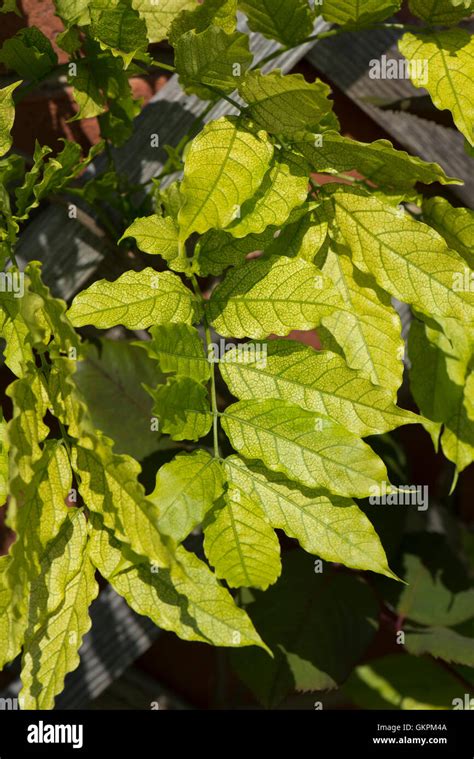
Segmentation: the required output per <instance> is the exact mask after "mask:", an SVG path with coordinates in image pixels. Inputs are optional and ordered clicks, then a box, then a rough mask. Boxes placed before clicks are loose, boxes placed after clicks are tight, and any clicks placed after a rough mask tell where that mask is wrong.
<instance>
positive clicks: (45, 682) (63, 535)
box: [19, 512, 99, 709]
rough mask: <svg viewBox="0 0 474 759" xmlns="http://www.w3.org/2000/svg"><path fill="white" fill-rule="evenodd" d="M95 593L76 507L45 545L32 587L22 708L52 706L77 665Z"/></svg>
mask: <svg viewBox="0 0 474 759" xmlns="http://www.w3.org/2000/svg"><path fill="white" fill-rule="evenodd" d="M98 592H99V587H98V585H97V583H96V581H95V578H94V567H93V566H92V564H91V562H90V560H89V555H88V548H87V522H86V519H85V517H84V515H83V514H82V513H81V512H76V513H74V514H73V515H72V516H71V517H70V519H68V520H67V521H66V522H65V523H64V525H63V527H62V528H61V530H60V531H59V533H58V534H57V536H56V537H55V538H54V540H52V541H51V543H50V545H49V546H48V550H47V551H46V554H45V556H44V559H43V571H42V573H41V576H40V578H39V579H38V580H37V582H36V583H35V584H34V585H33V587H32V590H31V605H30V617H29V622H28V629H27V631H26V635H25V650H24V654H23V660H22V670H21V680H22V683H23V688H22V690H21V692H20V696H19V698H20V699H22V708H24V709H52V708H53V706H54V699H55V697H56V695H57V694H58V693H61V691H62V690H63V688H64V679H65V677H66V675H67V674H68V672H72V671H73V670H74V669H76V667H77V666H78V664H79V656H78V653H77V652H78V649H79V648H80V646H81V643H82V638H83V636H84V635H85V633H86V632H88V630H89V629H90V626H91V621H90V617H89V606H90V604H91V603H92V601H93V600H94V599H95V598H96V596H97V595H98Z"/></svg>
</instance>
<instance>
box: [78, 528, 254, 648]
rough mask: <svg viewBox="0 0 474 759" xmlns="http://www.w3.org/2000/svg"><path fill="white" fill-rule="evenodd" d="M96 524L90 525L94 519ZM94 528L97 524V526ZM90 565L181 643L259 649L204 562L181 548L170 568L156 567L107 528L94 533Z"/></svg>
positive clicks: (243, 617) (248, 625) (241, 615)
mask: <svg viewBox="0 0 474 759" xmlns="http://www.w3.org/2000/svg"><path fill="white" fill-rule="evenodd" d="M94 526H96V521H94ZM99 526H100V525H99ZM91 556H92V561H93V562H94V564H95V566H96V567H97V569H98V570H99V572H100V573H101V575H102V576H103V577H105V578H106V579H108V580H109V582H110V583H111V585H112V586H113V588H114V589H115V590H116V591H117V593H119V594H120V595H121V596H123V597H124V598H125V599H126V601H127V602H128V604H129V605H130V606H131V608H132V609H133V610H134V611H136V612H137V614H143V615H144V616H147V617H150V619H151V620H153V622H154V623H155V624H156V625H157V626H158V627H161V628H162V629H163V630H172V631H173V632H175V633H176V635H178V636H179V637H180V638H183V639H184V640H198V641H201V642H203V643H210V644H212V645H215V646H253V645H257V646H262V647H264V648H265V644H264V643H263V642H262V640H261V638H260V636H259V635H258V633H257V632H256V630H255V628H254V626H253V625H252V623H251V621H250V620H249V618H248V616H247V615H246V613H245V612H244V611H243V610H242V609H239V608H238V606H236V605H235V603H234V600H233V598H232V596H231V595H230V593H229V591H227V590H226V589H225V588H223V587H222V586H221V585H220V584H219V582H218V580H217V579H216V577H215V575H214V574H213V573H212V572H211V571H210V569H209V568H208V566H207V565H206V564H204V562H202V561H200V560H199V559H198V558H197V557H196V556H195V555H194V554H192V553H189V552H188V551H186V550H185V549H184V548H183V547H182V546H179V547H178V548H177V550H176V562H175V563H173V565H172V566H171V568H170V569H166V568H163V569H158V568H157V567H156V566H155V565H154V564H151V565H150V563H149V562H140V559H139V558H138V557H137V556H134V555H133V554H131V553H130V552H128V551H127V552H124V549H123V546H121V544H120V543H119V542H118V541H117V540H116V539H115V538H114V537H113V536H112V535H111V534H110V532H109V531H108V530H104V529H95V530H94V532H93V536H92V554H91Z"/></svg>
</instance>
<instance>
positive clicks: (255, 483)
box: [224, 456, 394, 578]
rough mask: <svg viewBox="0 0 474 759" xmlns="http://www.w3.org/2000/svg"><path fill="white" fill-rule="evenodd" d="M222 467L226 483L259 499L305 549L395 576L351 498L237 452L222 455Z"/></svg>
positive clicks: (277, 525) (270, 516)
mask: <svg viewBox="0 0 474 759" xmlns="http://www.w3.org/2000/svg"><path fill="white" fill-rule="evenodd" d="M224 467H225V471H226V473H227V476H228V481H229V484H230V485H231V486H232V487H234V488H237V489H238V490H240V491H241V492H242V493H244V494H247V497H248V498H250V499H251V501H252V502H254V501H256V502H258V503H259V504H260V506H261V507H262V509H263V510H264V512H265V514H266V515H267V519H268V520H269V522H270V524H271V525H272V527H274V528H278V529H281V530H284V532H285V533H286V534H287V535H288V537H290V538H296V540H298V541H299V543H300V545H301V547H302V548H304V549H305V551H308V553H312V554H315V555H316V556H320V557H321V558H322V559H324V560H325V561H334V562H337V563H340V564H345V565H346V566H347V567H351V568H352V569H364V570H371V571H372V572H379V573H380V574H383V575H386V576H387V577H391V578H393V577H394V575H393V573H392V572H391V571H390V569H389V567H388V564H387V557H386V556H385V551H384V550H383V547H382V544H381V542H380V540H379V538H378V536H377V533H376V532H375V530H374V528H373V527H372V525H371V523H370V521H369V520H368V519H367V517H366V516H365V514H364V513H363V512H362V511H361V510H360V509H359V507H358V506H356V504H355V503H354V502H353V501H351V500H350V499H348V498H341V497H340V496H334V495H329V494H328V493H326V492H324V491H322V490H310V489H309V488H304V487H301V486H298V485H295V483H294V482H291V481H290V480H289V479H288V478H287V477H285V475H282V474H278V473H277V474H274V473H271V472H269V471H268V469H266V468H265V467H264V466H263V465H262V464H260V463H258V462H252V463H250V462H244V461H243V460H242V459H240V458H239V457H238V456H230V457H229V458H228V459H226V461H225V463H224Z"/></svg>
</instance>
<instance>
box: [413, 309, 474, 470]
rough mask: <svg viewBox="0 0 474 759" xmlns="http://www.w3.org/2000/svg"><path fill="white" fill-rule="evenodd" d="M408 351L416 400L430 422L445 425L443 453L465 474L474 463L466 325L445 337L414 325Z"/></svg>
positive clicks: (420, 325)
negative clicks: (468, 396)
mask: <svg viewBox="0 0 474 759" xmlns="http://www.w3.org/2000/svg"><path fill="white" fill-rule="evenodd" d="M445 328H446V329H448V328H447V327H446V326H445ZM408 351H409V356H410V361H411V364H412V366H411V370H410V384H411V390H412V393H413V397H414V398H415V401H416V403H417V405H418V407H419V408H420V410H421V412H422V413H423V414H424V415H425V416H427V417H428V419H432V420H433V421H434V422H440V423H442V424H443V425H444V428H443V432H442V434H441V447H442V449H443V453H444V454H445V456H446V457H447V458H448V459H449V460H450V461H452V462H453V463H454V464H455V465H456V469H457V470H458V471H459V472H462V471H463V470H464V469H465V468H466V467H467V466H469V464H470V463H471V462H472V461H473V460H474V426H473V424H472V420H471V419H470V418H469V416H468V412H467V408H466V405H465V398H466V397H467V396H466V393H468V392H469V387H468V386H466V380H467V377H468V374H469V367H470V363H471V360H472V342H471V341H470V340H469V337H468V335H466V329H465V328H464V326H463V325H459V324H458V325H456V326H455V325H454V324H453V323H451V324H450V325H449V331H448V334H447V335H446V334H444V333H443V332H442V331H441V330H438V329H435V328H432V327H428V326H427V325H424V324H423V323H422V322H419V321H414V322H413V323H412V325H411V328H410V336H409V343H408Z"/></svg>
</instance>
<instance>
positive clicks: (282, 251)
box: [265, 204, 329, 262]
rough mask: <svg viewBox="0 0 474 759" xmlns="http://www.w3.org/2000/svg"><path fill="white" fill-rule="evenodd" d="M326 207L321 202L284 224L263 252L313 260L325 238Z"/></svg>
mask: <svg viewBox="0 0 474 759" xmlns="http://www.w3.org/2000/svg"><path fill="white" fill-rule="evenodd" d="M326 208H327V206H326V205H325V204H321V205H319V206H318V207H317V208H313V209H311V210H310V211H308V213H306V214H304V215H303V216H302V217H301V218H300V219H298V220H297V221H293V222H290V223H289V224H286V225H285V226H284V227H283V229H282V230H281V232H280V234H279V235H278V236H277V237H275V238H274V239H273V240H271V242H270V244H269V245H268V246H266V248H265V253H266V254H267V255H269V256H272V255H278V256H281V255H284V256H289V257H293V256H295V257H297V258H304V260H305V261H309V262H314V260H315V257H316V255H317V254H318V253H319V251H320V250H321V248H322V247H323V245H324V243H325V242H326V238H327V233H328V229H329V216H328V214H327V212H326Z"/></svg>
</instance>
